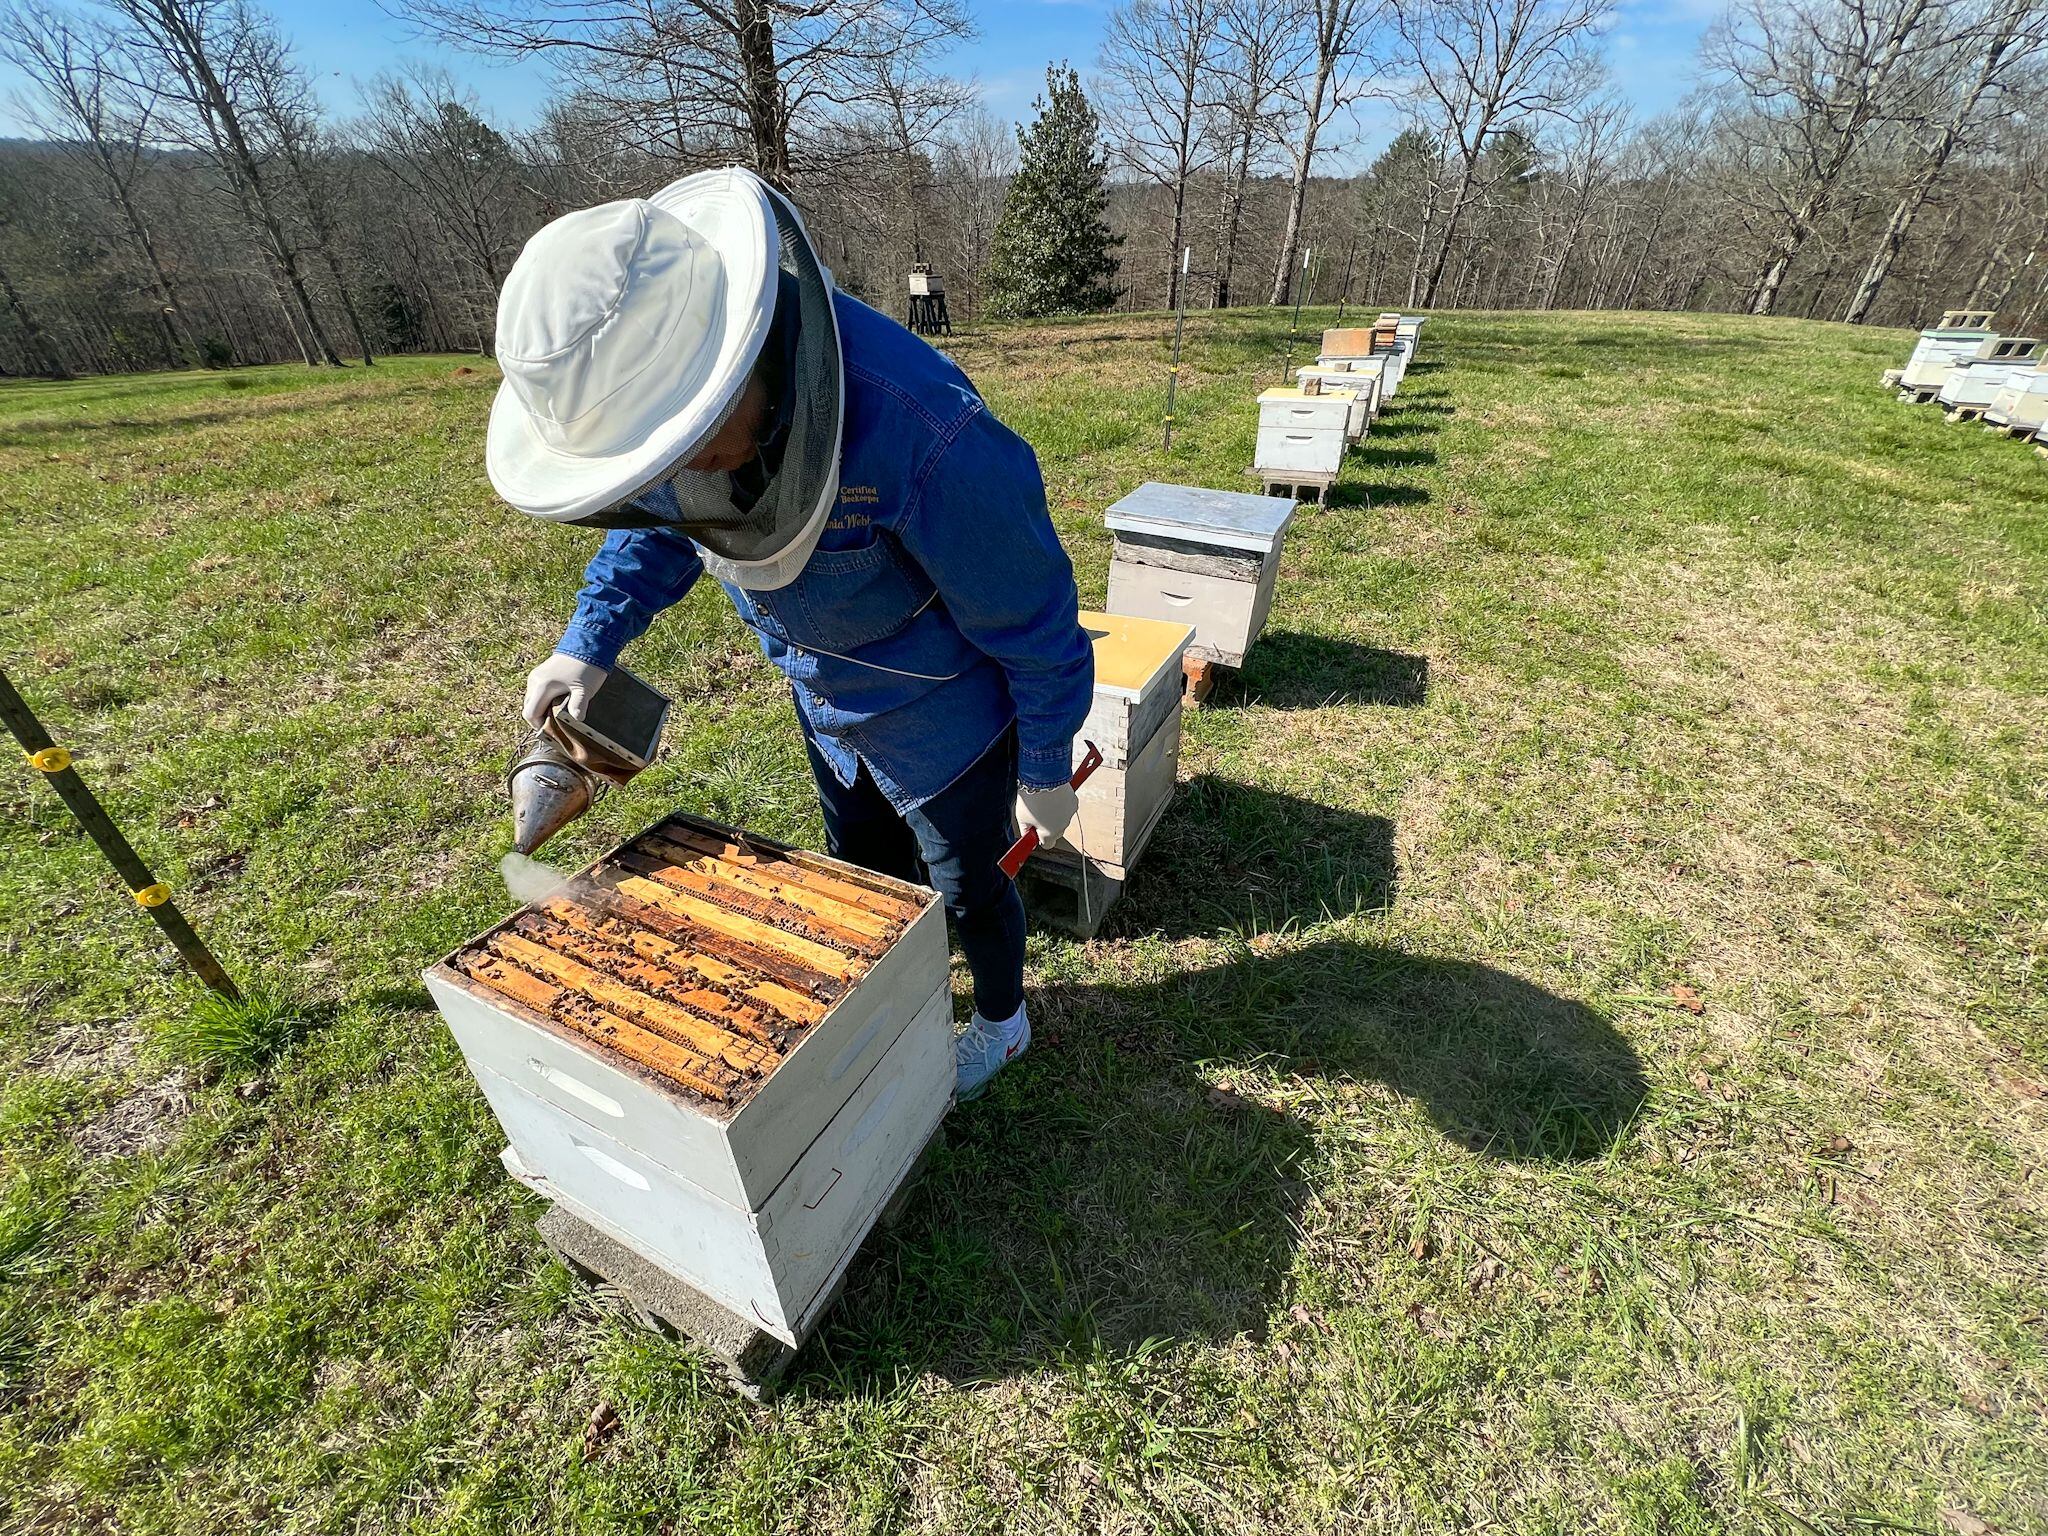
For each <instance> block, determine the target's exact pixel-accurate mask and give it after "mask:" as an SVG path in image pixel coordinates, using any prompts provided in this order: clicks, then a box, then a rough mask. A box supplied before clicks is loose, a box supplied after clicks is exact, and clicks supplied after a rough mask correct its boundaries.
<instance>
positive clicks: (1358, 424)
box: [1294, 357, 1386, 442]
mask: <svg viewBox="0 0 2048 1536" xmlns="http://www.w3.org/2000/svg"><path fill="white" fill-rule="evenodd" d="M1385 367H1386V365H1385V361H1384V359H1381V358H1377V357H1368V358H1358V359H1352V360H1347V361H1346V362H1345V364H1344V365H1343V366H1341V367H1325V366H1324V365H1323V364H1321V363H1304V364H1302V365H1301V366H1300V367H1299V368H1297V369H1295V370H1294V381H1295V383H1296V384H1299V385H1302V386H1304V387H1306V386H1307V384H1308V383H1309V381H1310V380H1312V379H1313V380H1314V381H1315V382H1316V384H1317V385H1318V386H1319V387H1320V388H1321V389H1322V390H1323V391H1324V393H1326V394H1327V393H1328V392H1330V391H1331V390H1344V391H1347V392H1349V393H1350V394H1351V395H1352V397H1353V398H1354V399H1355V400H1356V401H1357V404H1356V406H1355V407H1354V408H1353V410H1352V413H1351V440H1352V441H1353V442H1357V441H1358V440H1359V439H1360V438H1362V437H1364V436H1365V435H1366V433H1367V432H1368V431H1370V430H1371V428H1372V419H1373V417H1375V416H1377V415H1378V414H1379V411H1380V375H1381V374H1382V373H1383V372H1384V371H1385Z"/></svg>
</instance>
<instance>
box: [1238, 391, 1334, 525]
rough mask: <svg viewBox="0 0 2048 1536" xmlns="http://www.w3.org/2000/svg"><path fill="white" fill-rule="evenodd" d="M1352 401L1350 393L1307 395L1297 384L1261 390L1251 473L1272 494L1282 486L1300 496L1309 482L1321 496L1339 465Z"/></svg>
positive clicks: (1318, 498) (1290, 492) (1331, 483)
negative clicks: (1283, 387) (1256, 441)
mask: <svg viewBox="0 0 2048 1536" xmlns="http://www.w3.org/2000/svg"><path fill="white" fill-rule="evenodd" d="M1356 404H1357V401H1356V397H1355V396H1353V395H1350V394H1328V395H1325V394H1322V393H1320V392H1318V393H1315V394H1310V393H1308V392H1307V390H1305V389H1304V388H1302V387H1300V386H1296V387H1295V388H1292V389H1269V390H1266V391H1264V392H1263V393H1261V394H1260V396H1259V436H1258V449H1257V452H1256V453H1255V454H1254V456H1253V458H1252V472H1253V473H1254V474H1256V475H1257V476H1258V477H1259V480H1260V483H1261V486H1262V488H1263V489H1264V490H1265V491H1266V492H1267V493H1268V494H1271V493H1272V492H1273V491H1274V490H1275V489H1276V488H1279V487H1285V488H1286V490H1287V492H1288V494H1290V495H1299V494H1300V492H1301V491H1302V489H1303V488H1304V487H1313V488H1314V489H1315V492H1316V499H1317V500H1319V501H1320V500H1322V499H1323V498H1324V497H1325V496H1326V495H1327V494H1328V492H1329V488H1330V487H1331V486H1332V485H1333V484H1335V483H1336V480H1337V473H1338V471H1339V470H1340V469H1342V468H1343V467H1344V450H1345V448H1346V447H1347V446H1348V445H1349V444H1350V441H1351V413H1352V411H1353V410H1354V409H1355V408H1356Z"/></svg>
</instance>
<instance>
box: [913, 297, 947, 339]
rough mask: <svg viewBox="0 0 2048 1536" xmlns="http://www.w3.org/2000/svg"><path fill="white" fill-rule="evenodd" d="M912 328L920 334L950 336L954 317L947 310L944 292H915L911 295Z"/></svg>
mask: <svg viewBox="0 0 2048 1536" xmlns="http://www.w3.org/2000/svg"><path fill="white" fill-rule="evenodd" d="M909 325H910V328H911V329H912V330H913V331H915V332H917V334H918V335H920V336H950V335H952V334H953V317H952V316H951V315H950V314H948V313H947V312H946V296H945V294H943V293H913V294H912V295H911V296H910V315H909Z"/></svg>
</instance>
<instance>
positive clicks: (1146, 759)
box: [1048, 609, 1195, 879]
mask: <svg viewBox="0 0 2048 1536" xmlns="http://www.w3.org/2000/svg"><path fill="white" fill-rule="evenodd" d="M1081 627H1082V629H1084V630H1086V631H1087V633H1088V637H1089V639H1090V641H1091V642H1093V644H1094V647H1095V698H1094V702H1093V703H1092V704H1091V705H1090V706H1089V710H1088V718H1087V720H1086V721H1085V722H1083V724H1082V726H1081V731H1080V738H1079V740H1077V741H1076V743H1075V755H1076V760H1077V762H1078V759H1079V757H1080V755H1081V753H1082V752H1084V751H1085V750H1086V749H1085V748H1084V747H1083V746H1082V742H1093V743H1094V744H1095V745H1096V747H1097V748H1098V749H1099V750H1100V751H1101V753H1102V764H1101V766H1100V767H1098V768H1097V769H1096V770H1095V771H1094V772H1093V773H1092V774H1090V775H1089V776H1088V778H1087V780H1086V781H1085V782H1084V783H1083V784H1082V785H1081V788H1080V790H1079V792H1078V793H1079V795H1080V800H1081V810H1080V814H1079V815H1078V816H1077V817H1076V818H1075V827H1074V829H1073V830H1070V831H1069V832H1068V833H1067V835H1066V836H1064V837H1062V838H1060V839H1059V840H1058V841H1057V842H1054V843H1052V844H1050V845H1049V846H1048V852H1050V853H1054V854H1058V853H1067V854H1071V855H1075V856H1079V855H1083V854H1085V855H1086V856H1087V857H1088V858H1090V859H1093V860H1094V861H1095V862H1096V863H1098V864H1102V865H1104V866H1106V867H1107V869H1108V871H1109V873H1110V874H1111V875H1113V876H1115V877H1116V878H1117V879H1123V878H1124V877H1125V876H1126V875H1127V874H1128V873H1129V872H1130V869H1131V867H1132V866H1133V865H1134V864H1136V863H1137V861H1138V856H1139V855H1140V854H1141V853H1143V852H1144V850H1145V844H1146V842H1147V841H1149V840H1150V838H1151V836H1152V832H1153V829H1154V828H1155V827H1157V826H1158V824H1159V818H1160V817H1161V816H1162V815H1164V814H1165V811H1166V807H1167V803H1168V802H1169V801H1170V800H1172V798H1173V786H1174V781H1175V779H1176V778H1177V777H1178V774H1179V769H1180V691H1181V657H1182V656H1183V655H1185V654H1186V652H1187V649H1188V647H1189V646H1190V645H1192V644H1193V643H1194V640H1195V630H1194V626H1193V625H1191V624H1186V623H1176V622H1169V621H1165V620H1160V619H1141V618H1131V617H1129V616H1127V615H1124V614H1116V613H1093V612H1090V611H1088V610H1086V609H1083V610H1082V612H1081Z"/></svg>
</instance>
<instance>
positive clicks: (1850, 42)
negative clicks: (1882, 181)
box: [1703, 0, 1952, 315]
mask: <svg viewBox="0 0 2048 1536" xmlns="http://www.w3.org/2000/svg"><path fill="white" fill-rule="evenodd" d="M1946 9H1947V7H1946V4H1945V0H1740V3H1739V4H1738V5H1737V7H1736V8H1735V9H1734V10H1733V11H1731V12H1730V13H1729V15H1728V17H1727V18H1726V19H1724V20H1723V21H1722V22H1720V23H1718V24H1717V25H1716V26H1715V27H1714V28H1712V29H1711V30H1710V31H1709V33H1708V36H1707V40H1706V43H1705V46H1704V49H1703V56H1704V57H1705V59H1706V60H1707V62H1708V64H1709V65H1710V67H1711V68H1713V69H1714V70H1715V71H1716V72H1717V74H1718V75H1719V76H1720V77H1721V78H1722V79H1723V80H1725V81H1726V82H1727V86H1728V89H1729V92H1730V94H1731V96H1732V98H1733V102H1732V104H1733V109H1734V111H1733V114H1732V115H1731V116H1730V117H1729V118H1728V119H1727V126H1728V127H1729V128H1730V129H1731V130H1732V131H1734V132H1736V133H1740V134H1743V135H1745V136H1746V137H1748V139H1749V140H1750V142H1751V144H1752V146H1753V150H1752V154H1753V159H1754V161H1755V163H1756V164H1757V165H1758V167H1759V170H1760V173H1761V187H1762V189H1763V191H1764V194H1765V196H1766V197H1767V199H1768V203H1767V212H1768V216H1769V222H1770V226H1771V227H1770V228H1769V230H1768V232H1767V236H1766V239H1765V243H1764V247H1763V251H1762V253H1761V258H1760V261H1759V264H1758V267H1757V271H1756V276H1755V278H1754V280H1753V281H1752V283H1751V285H1750V291H1749V295H1748V298H1749V303H1748V308H1749V310H1750V312H1751V313H1752V314H1758V315H1768V314H1770V313H1772V312H1773V311H1774V310H1775V309H1776V308H1777V305H1778V295H1779V292H1780V290H1781V289H1782V288H1783V287H1784V284H1785V279H1786V276H1787V274H1788V273H1789V272H1790V271H1791V268H1792V260H1793V258H1794V257H1795V256H1797V255H1798V254H1799V250H1800V247H1801V246H1803V245H1804V244H1805V243H1806V242H1807V240H1808V239H1809V238H1811V237H1812V235H1813V233H1814V231H1815V230H1816V229H1817V228H1818V227H1819V225H1820V222H1821V220H1822V219H1823V218H1824V217H1825V216H1826V214H1827V213H1828V211H1829V206H1830V204H1831V202H1832V201H1833V199H1834V196H1835V193H1836V190H1837V188H1838V187H1839V186H1840V184H1841V181H1842V177H1843V175H1844V173H1845V172H1846V171H1847V170H1848V168H1849V166H1850V163H1851V161H1852V160H1853V158H1854V157H1855V155H1856V153H1857V151H1858V150H1860V149H1861V148H1862V147H1863V146H1864V144H1865V142H1866V141H1867V140H1868V138H1869V137H1870V134H1871V132H1872V130H1873V129H1875V128H1876V127H1877V126H1878V125H1879V124H1881V123H1883V122H1885V121H1887V120H1895V119H1897V118H1899V117H1901V116H1903V115H1906V114H1909V113H1910V112H1912V111H1914V110H1915V109H1916V105H1917V103H1916V100H1915V98H1916V96H1917V95H1918V94H1919V93H1920V92H1922V91H1924V90H1925V89H1926V86H1927V82H1926V80H1925V79H1924V78H1923V76H1924V73H1925V72H1924V71H1917V70H1915V69H1914V67H1913V66H1914V64H1915V63H1916V61H1917V60H1918V59H1919V57H1920V56H1921V55H1922V54H1924V53H1926V52H1927V51H1928V50H1930V49H1936V48H1939V47H1941V46H1943V45H1944V44H1945V43H1946V42H1948V41H1950V40H1951V36H1952V34H1950V33H1949V32H1948V31H1947V27H1946Z"/></svg>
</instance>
